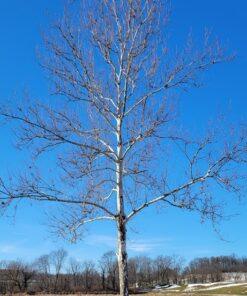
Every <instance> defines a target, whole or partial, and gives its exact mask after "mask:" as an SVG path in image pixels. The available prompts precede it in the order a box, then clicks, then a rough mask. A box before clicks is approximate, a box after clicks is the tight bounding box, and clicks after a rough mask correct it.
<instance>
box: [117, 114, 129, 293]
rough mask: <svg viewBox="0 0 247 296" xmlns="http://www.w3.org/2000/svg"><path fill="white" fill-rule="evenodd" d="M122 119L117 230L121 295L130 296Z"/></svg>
mask: <svg viewBox="0 0 247 296" xmlns="http://www.w3.org/2000/svg"><path fill="white" fill-rule="evenodd" d="M121 126H122V119H121V117H119V118H118V120H117V156H118V161H117V163H116V183H117V188H116V189H117V213H118V219H117V230H118V271H119V289H120V296H128V295H129V292H128V269H127V250H126V220H125V219H126V217H125V210H124V197H123V158H122V157H123V143H122V133H121Z"/></svg>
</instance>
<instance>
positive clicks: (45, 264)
mask: <svg viewBox="0 0 247 296" xmlns="http://www.w3.org/2000/svg"><path fill="white" fill-rule="evenodd" d="M34 266H35V269H36V271H37V272H38V273H39V285H40V287H39V288H40V289H41V291H44V292H49V291H50V289H51V279H50V275H51V258H50V256H49V255H42V256H40V257H39V258H38V259H37V260H36V261H35V262H34Z"/></svg>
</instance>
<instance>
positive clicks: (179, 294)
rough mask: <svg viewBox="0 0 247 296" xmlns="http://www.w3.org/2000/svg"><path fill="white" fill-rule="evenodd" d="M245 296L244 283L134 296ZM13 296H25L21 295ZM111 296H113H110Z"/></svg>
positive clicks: (160, 289) (181, 287)
mask: <svg viewBox="0 0 247 296" xmlns="http://www.w3.org/2000/svg"><path fill="white" fill-rule="evenodd" d="M84 295H85V294H77V295H75V294H73V295H72V294H71V295H66V296H84ZM226 295H231V296H240V295H242V296H244V295H246V296H247V282H246V283H230V282H222V283H213V284H196V285H184V286H174V287H169V289H167V288H166V289H164V288H157V289H154V290H153V291H150V292H148V293H143V294H135V296H226ZM15 296H26V295H23V294H19V295H15ZM36 296H61V295H55V294H52V295H51V294H49V295H48V294H47V295H46V294H40V295H38V294H36ZM90 296H110V294H98V295H93V294H91V295H90ZM112 296H113V295H112ZM114 296H116V295H114Z"/></svg>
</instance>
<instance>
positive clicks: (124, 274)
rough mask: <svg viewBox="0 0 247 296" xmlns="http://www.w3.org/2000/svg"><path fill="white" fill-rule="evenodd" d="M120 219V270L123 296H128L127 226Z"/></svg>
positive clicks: (121, 293)
mask: <svg viewBox="0 0 247 296" xmlns="http://www.w3.org/2000/svg"><path fill="white" fill-rule="evenodd" d="M122 218H123V217H120V218H119V220H118V270H119V289H120V295H121V296H128V295H129V292H128V268H127V251H126V225H125V222H124V221H123V219H122Z"/></svg>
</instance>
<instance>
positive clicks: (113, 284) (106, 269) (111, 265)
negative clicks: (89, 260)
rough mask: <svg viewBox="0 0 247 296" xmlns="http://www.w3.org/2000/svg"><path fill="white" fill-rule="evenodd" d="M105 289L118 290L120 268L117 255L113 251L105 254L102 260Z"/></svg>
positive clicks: (101, 266)
mask: <svg viewBox="0 0 247 296" xmlns="http://www.w3.org/2000/svg"><path fill="white" fill-rule="evenodd" d="M100 268H101V272H102V285H103V289H105V288H107V289H110V290H113V291H116V290H117V277H118V272H117V271H118V270H117V269H118V268H117V260H116V255H115V253H114V252H113V251H109V252H106V253H105V254H103V256H102V257H101V260H100Z"/></svg>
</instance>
